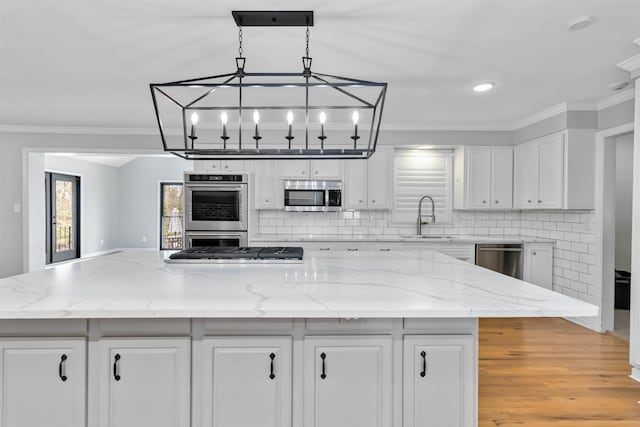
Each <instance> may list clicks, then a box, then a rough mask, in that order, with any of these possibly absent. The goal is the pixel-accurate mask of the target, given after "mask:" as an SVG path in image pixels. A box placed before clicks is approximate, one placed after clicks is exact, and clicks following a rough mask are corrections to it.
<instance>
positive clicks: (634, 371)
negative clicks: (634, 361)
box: [629, 366, 640, 383]
mask: <svg viewBox="0 0 640 427" xmlns="http://www.w3.org/2000/svg"><path fill="white" fill-rule="evenodd" d="M629 378H631V379H632V380H635V381H637V382H639V383H640V368H636V367H635V366H632V367H631V375H629Z"/></svg>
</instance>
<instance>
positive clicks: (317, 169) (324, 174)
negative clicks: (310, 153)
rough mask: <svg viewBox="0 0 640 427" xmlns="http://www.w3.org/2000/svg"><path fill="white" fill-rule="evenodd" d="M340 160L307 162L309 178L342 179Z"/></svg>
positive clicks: (341, 162)
mask: <svg viewBox="0 0 640 427" xmlns="http://www.w3.org/2000/svg"><path fill="white" fill-rule="evenodd" d="M342 166H343V161H341V160H311V161H309V177H310V178H311V179H342V177H343V173H342Z"/></svg>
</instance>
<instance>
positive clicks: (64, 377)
mask: <svg viewBox="0 0 640 427" xmlns="http://www.w3.org/2000/svg"><path fill="white" fill-rule="evenodd" d="M66 361H67V355H66V354H63V355H62V356H60V363H59V364H58V376H59V377H60V379H61V380H62V381H66V380H67V376H66V375H64V374H63V373H62V372H63V370H64V362H66Z"/></svg>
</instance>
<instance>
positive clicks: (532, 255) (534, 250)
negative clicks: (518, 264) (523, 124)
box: [523, 244, 553, 290]
mask: <svg viewBox="0 0 640 427" xmlns="http://www.w3.org/2000/svg"><path fill="white" fill-rule="evenodd" d="M523 279H524V281H525V282H529V283H533V284H534V285H538V286H542V287H543V288H547V289H551V290H553V245H551V244H533V245H532V244H527V245H525V249H524V265H523Z"/></svg>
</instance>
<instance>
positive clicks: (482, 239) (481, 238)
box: [249, 234, 554, 244]
mask: <svg viewBox="0 0 640 427" xmlns="http://www.w3.org/2000/svg"><path fill="white" fill-rule="evenodd" d="M430 237H436V236H430ZM446 237H447V238H445V239H431V238H415V237H402V236H396V235H371V234H289V235H281V234H279V235H273V234H259V235H256V236H252V237H250V238H249V240H250V241H252V242H256V243H259V242H363V243H366V242H398V243H417V242H419V243H474V244H475V243H553V242H554V240H550V239H544V238H540V237H533V236H520V235H508V236H498V235H495V236H492V235H452V236H446Z"/></svg>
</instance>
